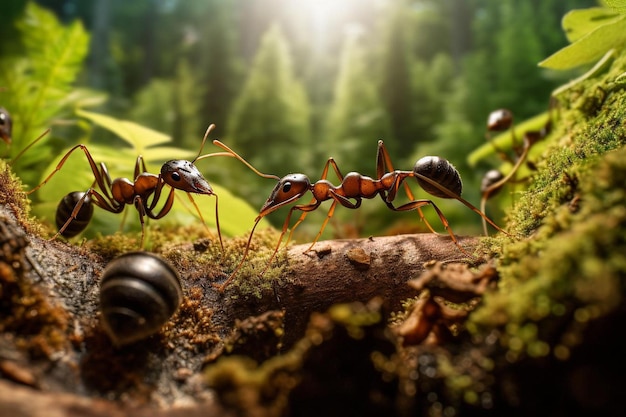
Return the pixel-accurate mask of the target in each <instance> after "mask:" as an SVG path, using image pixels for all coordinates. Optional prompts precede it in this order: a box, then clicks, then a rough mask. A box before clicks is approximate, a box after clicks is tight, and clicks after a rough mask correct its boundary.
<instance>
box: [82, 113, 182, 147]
mask: <svg viewBox="0 0 626 417" xmlns="http://www.w3.org/2000/svg"><path fill="white" fill-rule="evenodd" d="M76 114H77V115H78V116H81V117H84V118H85V119H88V120H91V121H92V122H93V123H95V124H96V125H98V126H100V127H103V128H105V129H107V130H109V131H111V132H113V133H115V134H116V135H117V136H119V137H120V138H121V139H123V140H124V141H126V142H127V143H129V144H130V145H131V146H132V147H133V149H134V150H135V151H136V152H137V153H138V154H144V153H145V150H146V148H148V147H150V146H156V145H161V144H163V143H167V142H169V141H170V140H171V138H170V136H168V135H166V134H164V133H161V132H157V131H156V130H153V129H150V128H148V127H145V126H142V125H140V124H138V123H135V122H131V121H128V120H119V119H116V118H114V117H111V116H107V115H104V114H99V113H93V112H88V111H85V110H80V109H79V110H77V111H76Z"/></svg>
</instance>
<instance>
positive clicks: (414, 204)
mask: <svg viewBox="0 0 626 417" xmlns="http://www.w3.org/2000/svg"><path fill="white" fill-rule="evenodd" d="M425 205H430V206H432V207H433V208H434V209H435V211H436V212H437V215H438V216H439V220H441V224H443V227H444V228H445V229H446V231H447V232H448V234H449V235H450V238H451V239H452V242H454V244H455V245H456V246H457V248H459V250H460V251H461V252H463V254H464V255H466V256H469V257H471V258H475V256H473V255H471V254H470V253H468V252H467V251H466V250H465V249H463V247H462V246H461V244H460V243H459V241H458V239H457V238H456V236H455V235H454V232H452V228H451V227H450V223H448V219H446V216H444V214H443V212H442V211H441V210H440V209H439V207H437V205H436V204H435V203H434V202H432V201H431V200H414V201H411V202H409V203H406V204H403V205H401V206H399V207H395V206H394V205H393V204H391V203H387V206H388V207H389V208H390V209H391V210H393V211H411V210H416V209H418V208H420V207H422V206H425Z"/></svg>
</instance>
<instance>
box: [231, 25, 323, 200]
mask: <svg viewBox="0 0 626 417" xmlns="http://www.w3.org/2000/svg"><path fill="white" fill-rule="evenodd" d="M228 134H229V138H230V139H229V144H230V145H232V147H233V148H235V149H239V150H245V152H244V154H245V157H246V158H247V159H248V161H249V162H250V163H251V164H252V165H254V166H256V167H257V168H258V169H259V170H261V171H263V172H269V173H274V174H276V175H279V176H282V175H285V174H287V173H289V172H290V171H291V172H293V171H295V172H306V170H307V168H308V163H309V161H308V159H309V158H308V156H309V152H310V148H308V146H309V141H310V135H311V133H310V108H309V102H308V97H307V94H306V92H305V90H304V88H303V85H302V83H301V82H300V81H298V80H297V79H296V78H295V75H294V72H293V67H292V61H291V55H290V53H289V49H288V44H287V41H286V40H285V38H284V35H283V33H282V31H281V30H280V29H279V28H278V26H273V27H272V28H271V29H269V30H268V32H267V33H266V34H265V35H264V36H263V39H262V40H261V46H260V47H259V51H258V53H257V55H256V57H255V59H254V62H253V64H252V67H251V68H250V73H249V75H248V79H247V80H246V83H245V85H244V87H243V90H242V91H241V94H240V95H239V97H238V98H237V99H236V101H235V104H234V107H233V109H232V112H231V114H230V118H229V123H228ZM270 144H271V145H270ZM235 175H236V174H235ZM244 175H246V173H244ZM236 178H242V177H241V176H238V177H237V176H236ZM236 178H235V179H236ZM245 178H250V177H249V175H246V176H245ZM254 181H256V179H254V180H252V181H248V180H246V183H247V184H251V185H252V184H254ZM266 182H267V181H266V180H263V183H266ZM239 185H241V187H239V189H240V191H243V193H246V195H254V194H255V193H253V192H250V193H248V192H247V191H249V190H250V188H248V189H246V187H245V186H244V184H239ZM252 188H255V187H254V186H252ZM268 194H269V191H268ZM264 197H265V196H263V195H262V196H260V198H261V199H264ZM259 201H260V200H256V202H257V203H259V204H260V202H259Z"/></svg>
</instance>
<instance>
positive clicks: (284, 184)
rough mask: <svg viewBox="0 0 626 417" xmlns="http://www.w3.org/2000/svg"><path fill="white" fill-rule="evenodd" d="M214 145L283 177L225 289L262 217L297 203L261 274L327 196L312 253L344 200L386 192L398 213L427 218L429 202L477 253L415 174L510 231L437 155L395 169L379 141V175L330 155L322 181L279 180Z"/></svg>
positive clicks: (355, 201) (433, 190)
mask: <svg viewBox="0 0 626 417" xmlns="http://www.w3.org/2000/svg"><path fill="white" fill-rule="evenodd" d="M213 143H214V144H215V145H217V146H219V147H221V148H222V149H224V150H226V152H227V153H229V154H230V155H231V156H232V157H234V158H237V159H238V160H239V161H241V162H242V163H244V164H245V165H246V166H248V167H249V168H250V169H251V170H252V171H253V172H255V173H256V174H257V175H259V176H261V177H264V178H271V179H274V180H277V181H278V183H277V184H276V186H275V187H274V189H273V190H272V192H271V194H270V196H269V197H268V199H267V201H266V202H265V204H264V205H263V207H261V210H260V212H259V215H258V217H257V218H256V220H255V223H254V226H253V227H252V230H251V231H250V237H249V238H248V243H247V245H246V249H245V251H244V254H243V256H242V259H241V261H240V263H239V264H238V265H237V266H236V267H235V269H234V270H233V272H231V274H230V276H229V277H228V278H227V279H226V281H225V282H224V283H223V284H222V285H220V286H219V289H220V291H223V290H224V288H225V287H226V286H227V285H228V283H229V282H230V281H231V280H232V279H233V277H234V276H235V274H236V273H237V271H238V270H239V268H241V266H242V265H243V262H244V261H245V259H246V256H247V254H248V251H249V248H250V243H251V241H252V235H253V234H254V230H255V229H256V226H257V225H258V223H259V221H260V220H261V219H262V218H263V217H265V216H267V215H268V214H269V213H271V212H273V211H275V210H277V209H279V208H280V207H284V206H288V205H292V207H291V208H290V209H289V212H288V213H287V217H286V218H285V221H284V223H283V226H282V230H281V233H280V237H279V239H278V243H277V245H276V247H275V249H274V252H273V253H272V255H271V257H270V259H269V261H268V263H267V266H266V267H265V269H264V270H263V271H262V272H261V275H263V274H264V273H265V271H266V270H267V268H268V267H269V266H270V264H271V262H272V260H273V259H274V256H275V255H276V253H277V252H278V249H279V248H280V246H281V243H282V240H283V238H284V236H285V233H286V232H287V229H288V228H289V223H290V220H291V215H292V214H293V212H294V211H295V210H298V211H301V212H302V214H301V215H300V218H299V219H298V220H297V221H296V223H295V224H294V226H293V227H292V228H291V232H290V233H289V236H288V240H289V239H290V238H291V235H292V234H293V231H294V230H295V228H296V227H298V225H299V224H300V223H301V222H302V221H303V220H304V219H305V217H306V216H307V214H308V213H310V212H312V211H314V210H316V209H317V208H318V207H319V206H320V205H321V204H322V202H324V201H327V200H332V204H331V206H330V208H329V210H328V214H327V216H326V219H325V220H324V222H323V223H322V226H321V228H320V230H319V232H318V234H317V235H316V236H315V239H314V240H313V242H312V243H311V245H310V246H309V248H308V249H307V251H308V250H311V248H312V247H313V246H314V245H315V243H316V242H317V241H318V239H319V238H320V236H321V235H322V232H323V230H324V228H325V227H326V225H327V223H328V221H329V220H330V219H331V217H332V216H333V213H334V211H335V208H336V207H337V204H340V205H342V206H344V207H346V208H349V209H357V208H359V207H360V206H361V202H362V199H364V198H366V199H372V198H375V197H376V196H380V197H381V199H382V200H383V202H384V203H385V204H386V205H387V207H388V208H389V209H391V210H393V211H411V210H417V211H418V212H419V214H420V217H422V218H423V214H422V212H421V208H422V207H424V206H426V205H430V206H432V207H433V209H434V210H435V211H436V213H437V215H438V216H439V219H440V221H441V223H442V224H443V226H444V227H445V229H446V231H447V232H448V234H449V235H450V238H451V239H452V241H453V242H454V244H455V245H456V246H457V247H458V248H459V250H461V252H463V253H464V254H466V255H468V256H471V255H469V254H468V253H467V252H466V251H465V250H464V249H463V248H462V247H461V245H460V244H459V242H458V240H457V238H456V236H455V235H454V233H453V232H452V230H451V228H450V225H449V224H448V220H447V219H446V217H445V216H444V214H443V213H442V212H441V210H440V209H439V208H438V207H437V205H435V203H434V202H432V201H431V200H428V199H418V200H416V199H414V197H413V194H412V192H411V191H410V189H409V187H408V185H407V183H406V182H405V180H406V179H407V178H415V179H416V180H417V183H418V184H419V185H420V186H421V187H422V188H423V189H424V190H425V191H426V192H428V193H429V194H431V195H433V196H436V197H440V198H454V199H456V200H458V201H460V202H461V203H463V204H464V205H465V206H467V207H469V208H470V209H471V210H472V211H474V212H475V213H477V214H479V215H480V216H481V217H482V218H483V219H484V221H486V222H488V223H489V224H491V225H492V226H493V227H495V228H496V229H497V230H499V231H501V232H503V233H506V232H505V231H504V230H502V229H501V228H500V227H498V226H497V225H496V224H495V223H493V222H492V221H491V220H490V219H489V218H487V216H485V215H484V214H483V213H482V212H481V211H480V210H479V209H477V208H476V207H474V206H473V205H472V204H471V203H469V202H468V201H466V200H464V199H463V198H461V191H462V182H461V176H460V175H459V172H458V171H457V170H456V168H454V166H453V165H452V164H451V163H450V162H448V161H447V160H445V159H443V158H439V157H436V156H427V157H424V158H422V159H420V160H419V161H417V162H416V164H415V166H414V168H413V170H412V171H398V170H394V169H393V166H392V163H391V158H390V156H389V153H388V152H387V149H386V148H385V145H384V144H383V141H382V140H381V141H378V151H377V156H376V178H371V177H368V176H364V175H361V174H360V173H358V172H349V173H348V174H346V175H343V174H342V173H341V171H340V170H339V166H338V165H337V163H336V162H335V160H334V159H333V158H329V159H328V161H327V162H326V164H325V165H324V169H323V171H322V175H321V178H320V179H319V180H318V181H317V182H314V183H313V182H311V180H310V179H309V177H307V176H306V175H304V174H301V173H293V174H289V175H286V176H284V177H283V178H279V177H278V176H276V175H271V174H263V173H261V172H259V171H258V170H257V169H256V168H254V167H253V166H252V165H251V164H250V163H248V162H247V161H246V160H245V159H244V158H242V157H241V156H239V155H238V154H237V153H236V152H235V151H233V150H232V149H230V148H229V147H228V146H226V145H225V144H223V143H222V142H220V141H218V140H214V141H213ZM203 157H204V156H202V157H200V158H198V159H202V158H203ZM331 168H332V170H333V171H334V173H335V175H336V176H337V178H338V179H339V181H340V184H339V185H337V186H335V185H333V184H332V183H331V182H330V181H328V180H327V176H328V172H329V170H330V169H331ZM402 185H404V187H405V190H406V192H407V195H408V197H409V198H410V200H411V201H409V202H408V203H405V204H402V205H400V206H394V205H393V201H394V199H395V197H396V195H397V193H398V190H399V189H400V187H401V186H402ZM307 192H310V193H311V194H312V199H311V200H310V202H309V203H307V204H297V205H293V204H294V203H295V202H296V201H297V200H299V199H300V198H301V197H303V196H304V195H305V194H306V193H307ZM429 227H430V226H429ZM431 230H432V228H431Z"/></svg>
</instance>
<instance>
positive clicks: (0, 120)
mask: <svg viewBox="0 0 626 417" xmlns="http://www.w3.org/2000/svg"><path fill="white" fill-rule="evenodd" d="M12 129H13V122H12V120H11V115H10V114H9V112H8V111H6V110H5V109H4V108H2V107H0V138H2V140H3V141H5V142H6V143H11V130H12Z"/></svg>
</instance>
